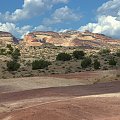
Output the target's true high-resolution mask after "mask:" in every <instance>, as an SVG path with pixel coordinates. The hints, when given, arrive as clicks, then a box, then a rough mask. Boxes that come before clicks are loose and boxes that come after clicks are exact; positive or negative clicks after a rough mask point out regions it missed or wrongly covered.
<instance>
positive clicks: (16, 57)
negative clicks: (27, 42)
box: [11, 48, 20, 60]
mask: <svg viewBox="0 0 120 120" xmlns="http://www.w3.org/2000/svg"><path fill="white" fill-rule="evenodd" d="M11 55H12V59H14V60H17V59H18V58H19V56H20V50H19V49H17V48H16V49H15V50H14V51H13V52H12V54H11Z"/></svg>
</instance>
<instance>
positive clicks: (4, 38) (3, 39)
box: [0, 31, 18, 46]
mask: <svg viewBox="0 0 120 120" xmlns="http://www.w3.org/2000/svg"><path fill="white" fill-rule="evenodd" d="M15 43H18V40H17V39H16V38H15V37H14V36H13V35H12V34H11V33H9V32H3V31H0V46H6V45H7V44H15Z"/></svg>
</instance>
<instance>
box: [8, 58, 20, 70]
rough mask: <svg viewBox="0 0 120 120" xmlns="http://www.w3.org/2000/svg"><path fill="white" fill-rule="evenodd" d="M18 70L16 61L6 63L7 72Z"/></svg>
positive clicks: (18, 66) (18, 65)
mask: <svg viewBox="0 0 120 120" xmlns="http://www.w3.org/2000/svg"><path fill="white" fill-rule="evenodd" d="M19 68H20V64H19V63H17V62H16V61H14V60H13V61H9V62H7V69H8V71H17V70H18V69H19Z"/></svg>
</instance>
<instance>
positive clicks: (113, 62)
mask: <svg viewBox="0 0 120 120" xmlns="http://www.w3.org/2000/svg"><path fill="white" fill-rule="evenodd" d="M116 64H117V62H116V61H115V59H114V58H111V59H110V60H109V65H113V66H115V65H116Z"/></svg>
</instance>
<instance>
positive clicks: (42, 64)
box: [32, 60, 51, 70]
mask: <svg viewBox="0 0 120 120" xmlns="http://www.w3.org/2000/svg"><path fill="white" fill-rule="evenodd" d="M50 64H51V63H50V62H48V61H45V60H35V61H33V62H32V69H33V70H37V69H43V68H46V67H48V66H49V65H50Z"/></svg>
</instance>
